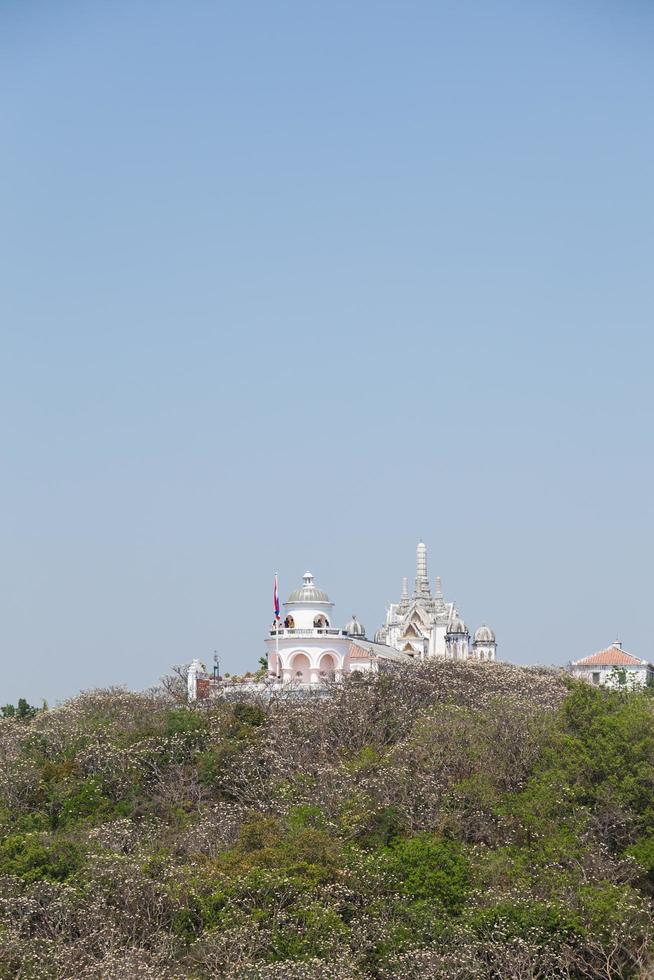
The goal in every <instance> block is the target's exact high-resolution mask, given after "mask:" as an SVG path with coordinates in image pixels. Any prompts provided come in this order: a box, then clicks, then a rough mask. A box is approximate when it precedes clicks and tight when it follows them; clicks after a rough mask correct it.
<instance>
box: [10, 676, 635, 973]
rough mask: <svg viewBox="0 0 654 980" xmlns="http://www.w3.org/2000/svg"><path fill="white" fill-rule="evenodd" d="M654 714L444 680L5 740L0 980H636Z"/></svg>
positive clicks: (15, 729) (520, 684)
mask: <svg viewBox="0 0 654 980" xmlns="http://www.w3.org/2000/svg"><path fill="white" fill-rule="evenodd" d="M653 708H654V700H652V697H651V695H650V693H649V692H645V693H643V694H629V693H614V694H609V693H606V692H600V691H597V690H593V689H591V688H588V687H585V686H578V685H572V686H569V685H568V683H567V682H566V681H564V679H563V677H562V675H561V674H557V673H554V672H550V671H544V670H536V669H523V668H518V667H510V666H508V665H501V664H467V663H462V664H454V663H447V664H446V663H436V664H433V665H429V666H423V667H416V668H413V669H411V670H408V671H406V672H403V673H399V674H395V675H392V676H391V675H389V676H382V677H380V678H377V679H375V680H371V681H369V680H358V681H357V680H354V679H353V680H350V681H349V682H348V683H347V684H346V685H345V686H343V687H342V688H339V689H337V690H335V691H334V692H333V694H332V696H330V697H329V698H317V699H315V700H308V701H306V700H305V701H298V702H291V701H287V702H272V703H270V704H264V703H258V702H251V703H245V702H244V703H238V704H226V703H218V704H215V705H214V706H212V707H209V708H206V707H200V708H197V709H194V710H189V709H188V708H186V707H185V706H182V705H180V704H175V702H174V700H173V698H172V696H171V694H170V693H165V692H155V693H151V694H147V695H138V694H129V693H126V692H124V691H121V690H112V691H94V692H91V693H88V694H84V695H82V696H81V697H78V698H76V699H75V700H73V701H71V702H69V703H67V704H65V705H63V706H62V707H60V708H57V709H56V710H52V711H45V712H43V713H40V714H39V715H37V716H36V717H35V718H7V719H4V720H2V721H0V832H1V835H2V836H1V841H0V977H2V978H10V977H21V978H40V977H57V978H69V980H73V978H75V980H81V978H91V977H93V978H100V977H101V978H107V980H111V978H113V980H117V978H125V980H128V978H129V980H131V978H141V977H142V978H186V977H191V978H192V977H197V978H200V977H225V978H232V980H235V978H241V980H245V978H251V980H264V978H270V980H273V978H275V980H293V978H296V980H356V978H359V980H361V978H372V977H374V978H379V980H419V978H420V980H425V978H426V980H429V978H437V977H438V978H448V980H449V978H455V980H456V978H461V980H463V978H484V977H488V978H490V977H493V978H498V980H499V978H521V977H524V978H527V977H530V978H534V977H542V978H546V977H551V978H554V977H570V978H588V977H606V978H610V977H645V976H652V975H653V974H652V972H650V971H651V970H652V967H651V962H652V961H651V959H650V952H649V944H650V934H651V923H652V915H651V908H650V896H651V891H652V876H653V875H654V795H653V790H654V724H653V720H654V715H653Z"/></svg>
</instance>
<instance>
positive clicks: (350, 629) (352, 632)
mask: <svg viewBox="0 0 654 980" xmlns="http://www.w3.org/2000/svg"><path fill="white" fill-rule="evenodd" d="M345 632H346V633H347V634H348V635H349V636H365V635H366V628H365V626H364V625H363V623H360V622H359V620H358V619H357V618H356V616H352V619H351V620H350V622H349V623H346V624H345Z"/></svg>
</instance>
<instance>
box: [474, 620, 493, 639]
mask: <svg viewBox="0 0 654 980" xmlns="http://www.w3.org/2000/svg"><path fill="white" fill-rule="evenodd" d="M475 643H495V634H494V633H493V631H492V629H491V628H490V626H486V623H484V624H483V625H482V626H480V627H479V629H478V630H475Z"/></svg>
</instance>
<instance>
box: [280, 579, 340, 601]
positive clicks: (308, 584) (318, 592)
mask: <svg viewBox="0 0 654 980" xmlns="http://www.w3.org/2000/svg"><path fill="white" fill-rule="evenodd" d="M302 578H303V580H304V585H302V586H300V588H299V589H296V590H295V592H291V594H290V596H289V597H288V599H287V600H286V602H285V603H284V605H285V606H288V605H290V604H291V603H292V604H293V605H295V603H296V602H309V603H311V604H312V605H313V603H315V602H327V603H329V605H331V604H332V603H331V602H330V601H329V596H328V595H327V593H326V592H323V591H322V589H319V588H318V586H317V585H314V582H313V575H312V574H311V572H305V573H304V575H303V576H302Z"/></svg>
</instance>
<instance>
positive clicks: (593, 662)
mask: <svg viewBox="0 0 654 980" xmlns="http://www.w3.org/2000/svg"><path fill="white" fill-rule="evenodd" d="M643 662H644V661H642V660H639V659H638V657H633V656H632V655H631V654H630V653H627V652H626V650H621V649H620V647H616V646H612V647H608V648H607V649H606V650H600V651H599V652H598V653H593V654H591V656H590V657H584V658H583V660H574V661H573V665H574V666H575V667H594V666H598V667H601V666H605V667H606V666H608V667H612V666H614V665H617V666H620V667H640V666H641V664H642V663H643Z"/></svg>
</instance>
